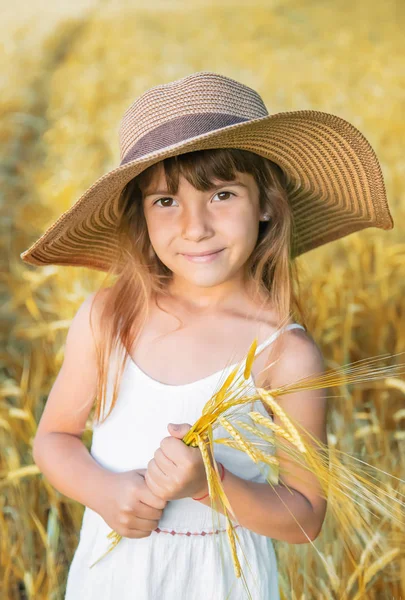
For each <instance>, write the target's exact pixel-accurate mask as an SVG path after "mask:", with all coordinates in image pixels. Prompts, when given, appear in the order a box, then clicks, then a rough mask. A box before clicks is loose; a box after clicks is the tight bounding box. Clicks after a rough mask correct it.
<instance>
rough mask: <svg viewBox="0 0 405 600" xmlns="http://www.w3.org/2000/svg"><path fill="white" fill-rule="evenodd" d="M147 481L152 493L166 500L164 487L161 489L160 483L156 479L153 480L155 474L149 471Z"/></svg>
mask: <svg viewBox="0 0 405 600" xmlns="http://www.w3.org/2000/svg"><path fill="white" fill-rule="evenodd" d="M145 481H146V485H147V487H148V488H149V490H150V492H152V494H153V495H155V496H157V497H158V498H161V499H162V498H164V497H165V490H164V488H163V487H161V486H160V485H159V483H157V482H156V481H155V480H154V478H153V474H152V473H150V472H149V471H148V472H147V473H146V476H145Z"/></svg>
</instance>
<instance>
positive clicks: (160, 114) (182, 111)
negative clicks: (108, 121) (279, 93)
mask: <svg viewBox="0 0 405 600" xmlns="http://www.w3.org/2000/svg"><path fill="white" fill-rule="evenodd" d="M268 114H269V113H268V111H267V109H266V106H265V104H264V102H263V100H262V98H261V97H260V95H259V94H258V93H257V92H256V91H255V90H253V89H252V88H250V87H248V86H247V85H244V84H243V83H240V82H238V81H235V80H234V79H231V78H230V77H226V76H224V75H220V74H218V73H213V72H211V71H200V72H197V73H192V74H191V75H187V76H186V77H182V78H181V79H177V80H175V81H171V82H169V83H164V84H161V85H157V86H154V87H152V88H149V89H148V90H146V92H144V93H143V94H142V95H141V96H139V98H137V99H136V100H135V101H134V102H133V104H131V106H129V107H128V109H127V110H126V111H125V113H124V115H123V117H122V119H121V122H120V127H119V141H120V157H121V164H125V163H127V162H129V161H131V160H134V159H136V158H139V157H140V156H143V155H145V154H148V153H150V152H153V151H156V150H159V149H160V148H163V147H165V148H166V149H167V147H168V146H170V145H172V144H176V143H179V142H182V141H184V140H185V139H191V138H192V137H194V136H198V135H202V134H204V133H207V132H210V131H213V130H215V129H221V128H222V127H226V126H228V125H232V124H234V123H239V122H242V121H249V120H252V119H257V118H262V117H266V116H267V115H268Z"/></svg>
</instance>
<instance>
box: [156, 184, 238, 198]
mask: <svg viewBox="0 0 405 600" xmlns="http://www.w3.org/2000/svg"><path fill="white" fill-rule="evenodd" d="M221 187H244V188H246V189H248V186H247V185H246V184H245V183H242V181H239V180H237V179H233V180H232V181H230V182H227V181H223V182H222V183H219V184H218V185H213V186H211V187H210V188H209V190H208V191H213V190H219V188H221ZM169 193H170V192H169V190H155V191H149V192H147V194H145V196H144V198H148V197H149V196H155V195H158V194H169Z"/></svg>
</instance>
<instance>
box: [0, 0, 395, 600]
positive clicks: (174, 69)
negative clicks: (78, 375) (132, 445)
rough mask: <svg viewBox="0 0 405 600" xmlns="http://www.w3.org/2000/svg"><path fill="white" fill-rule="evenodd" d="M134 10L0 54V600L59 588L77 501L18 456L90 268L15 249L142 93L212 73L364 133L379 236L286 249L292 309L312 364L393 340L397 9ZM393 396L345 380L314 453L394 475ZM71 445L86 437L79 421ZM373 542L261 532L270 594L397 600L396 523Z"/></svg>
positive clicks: (90, 280) (51, 595)
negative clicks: (34, 258) (381, 216)
mask: <svg viewBox="0 0 405 600" xmlns="http://www.w3.org/2000/svg"><path fill="white" fill-rule="evenodd" d="M119 4H120V3H119V2H116V3H115V6H117V5H119ZM132 6H134V5H132ZM148 6H151V8H152V10H138V13H136V10H135V9H134V10H133V11H132V13H128V10H127V11H126V12H125V11H121V12H120V11H117V10H114V11H112V9H110V8H108V5H105V6H104V7H103V8H100V11H99V13H98V14H97V16H91V17H88V18H86V19H84V20H81V19H79V18H78V19H77V20H71V21H68V20H65V21H63V22H61V23H60V26H58V27H55V28H54V30H53V31H52V33H50V34H49V35H48V36H47V37H44V38H43V40H41V44H40V43H39V42H38V44H37V45H36V44H35V40H34V36H33V34H32V32H33V31H35V28H31V29H30V32H31V33H30V36H29V37H28V38H27V37H26V36H25V37H24V36H23V35H22V34H21V33H20V37H19V38H17V37H16V38H15V45H14V46H13V45H11V44H10V45H9V46H8V47H7V59H8V60H7V64H6V63H5V64H4V65H3V69H2V73H3V82H2V97H1V100H0V111H1V116H2V123H3V128H2V134H1V135H2V156H1V159H2V166H3V169H2V190H3V196H4V199H5V202H4V203H3V207H2V208H1V213H0V218H1V224H2V236H1V239H0V243H1V244H2V250H3V251H2V253H1V256H2V260H3V265H2V266H3V269H2V273H3V275H2V291H3V307H2V308H3V310H2V322H1V333H2V339H3V345H2V350H1V357H2V359H3V361H2V362H3V370H2V379H1V403H0V440H1V447H2V449H3V451H2V453H1V466H0V471H1V477H2V488H1V491H2V494H1V502H2V507H1V508H2V510H1V511H0V515H1V517H0V518H1V531H2V536H1V541H0V544H1V550H2V551H1V552H0V596H1V597H2V598H7V600H8V599H10V600H14V599H20V598H35V600H37V599H38V600H41V599H42V598H44V599H45V598H47V599H52V600H56V599H59V598H63V592H64V586H65V578H66V573H67V567H68V565H69V563H70V561H71V559H72V556H73V552H74V549H75V547H76V545H77V541H78V539H77V535H78V531H79V527H80V523H81V517H82V512H83V507H81V506H80V505H78V504H77V503H75V502H73V501H71V500H69V499H68V498H66V497H64V496H63V495H62V494H60V493H58V492H57V491H56V490H55V489H53V488H52V487H51V486H50V485H49V484H47V482H46V481H45V480H44V479H43V478H42V476H41V475H40V474H39V473H38V470H37V469H36V467H35V466H32V465H33V460H32V440H33V437H34V435H35V430H36V424H37V423H38V421H39V418H40V415H41V413H42V409H43V405H44V402H45V401H46V397H47V394H48V393H49V389H50V387H51V385H52V383H53V380H54V378H55V375H56V373H57V371H58V369H59V368H60V365H61V361H62V356H63V344H64V340H65V335H66V329H67V327H68V324H69V322H70V319H71V318H72V316H73V314H74V313H75V311H76V309H77V307H78V305H79V303H80V302H81V301H82V300H83V299H84V298H85V297H86V295H87V294H88V293H89V292H91V291H93V290H94V289H95V286H96V285H97V284H98V282H99V281H100V278H101V276H100V275H99V274H97V273H91V272H89V271H87V270H85V269H71V268H65V269H58V268H56V267H55V268H54V267H47V268H42V269H31V268H28V267H27V266H25V265H23V264H22V263H21V262H20V260H19V254H20V252H21V251H22V250H24V249H26V248H27V247H28V246H29V244H30V243H31V242H32V241H33V240H34V239H36V238H37V237H38V236H39V235H40V234H41V233H42V232H43V230H44V228H45V227H46V226H47V225H48V224H50V223H51V222H52V221H53V220H54V218H55V217H56V216H57V215H59V213H60V212H61V211H63V210H66V209H67V208H68V207H69V206H70V205H71V204H72V203H73V202H74V201H75V200H76V199H77V198H78V197H79V195H80V193H81V192H82V191H84V189H85V188H86V187H87V186H88V185H90V184H91V183H92V182H93V181H94V180H95V179H96V178H97V177H98V176H99V175H101V174H103V173H105V172H106V171H107V170H108V169H109V168H111V167H112V166H115V165H116V164H117V163H118V140H117V127H118V122H119V119H120V116H121V115H122V113H123V111H124V110H125V108H126V107H127V106H128V105H129V104H130V103H131V102H132V101H133V99H134V98H135V97H136V96H137V95H138V94H140V93H142V92H143V91H144V90H145V89H146V88H147V87H149V86H152V85H155V84H157V83H160V82H163V81H168V80H171V79H175V78H177V77H181V76H183V75H185V74H187V73H188V72H190V71H197V70H202V69H211V70H216V71H218V72H223V73H225V74H227V75H229V76H231V77H232V76H233V77H235V78H236V79H238V78H240V79H242V80H243V81H244V82H245V83H247V84H248V85H251V86H252V87H254V88H257V89H258V90H259V91H260V93H262V95H263V98H264V100H265V102H266V103H267V105H268V107H269V109H270V110H271V111H274V112H277V111H281V110H296V109H302V108H314V109H317V110H324V111H326V112H331V113H335V114H338V115H340V116H342V117H344V118H347V119H348V120H349V121H351V122H352V123H353V124H355V125H356V126H358V127H359V128H360V129H361V130H362V131H364V133H365V134H366V137H367V138H368V139H369V141H370V142H371V143H372V145H373V147H374V148H375V150H376V152H377V155H378V156H379V158H380V161H381V163H382V168H383V172H384V175H385V179H386V184H387V190H388V197H389V201H390V205H391V207H392V213H393V218H394V222H395V224H396V228H395V229H394V230H393V231H391V232H382V231H378V230H375V229H370V230H366V231H363V232H361V233H358V234H354V235H351V236H348V237H347V238H346V239H343V240H340V241H338V242H336V243H333V244H331V245H329V246H326V247H324V248H320V249H317V250H315V251H313V252H312V253H311V254H310V256H309V255H308V256H303V257H301V258H300V259H299V260H300V263H301V266H302V268H303V269H304V270H305V273H306V275H305V279H304V282H303V283H304V285H303V289H304V297H303V305H304V306H305V307H306V308H307V311H308V316H309V318H308V327H309V330H310V332H311V333H312V335H313V337H314V338H315V339H316V341H317V342H318V343H319V345H320V346H321V348H322V351H323V353H324V356H325V359H326V362H327V366H328V367H332V368H335V367H337V366H340V365H343V364H348V363H351V362H354V361H357V360H360V359H363V358H365V357H369V356H377V355H380V354H385V353H389V354H395V353H397V352H401V351H403V350H404V349H405V320H404V318H403V316H404V303H403V298H404V292H405V284H404V281H405V279H404V265H405V261H404V254H405V244H404V241H403V237H402V228H401V223H402V222H403V219H404V216H405V215H404V212H405V211H404V206H405V204H404V202H403V185H402V184H403V175H404V166H403V150H402V144H401V140H402V139H403V137H404V134H405V132H404V123H403V118H402V113H403V89H404V83H405V82H404V75H403V69H402V56H403V44H404V42H403V26H404V7H403V4H402V3H400V2H396V1H394V0H391V1H388V2H385V3H383V4H378V3H374V4H373V5H370V4H369V3H366V1H365V0H360V1H359V2H356V3H354V2H349V0H336V1H335V2H334V3H322V4H321V3H315V2H309V3H306V4H305V6H304V4H303V3H302V2H299V1H297V0H295V1H286V2H284V3H282V4H279V5H274V6H273V7H269V6H268V4H267V3H264V2H263V3H258V4H255V5H253V6H249V7H245V6H244V5H242V4H241V5H240V6H238V9H237V10H235V9H234V7H231V6H230V5H229V3H226V4H223V5H222V7H221V6H218V5H217V6H216V7H215V8H210V7H209V6H207V7H206V8H200V9H199V13H198V14H197V13H196V11H190V10H180V9H181V4H180V3H176V4H174V5H169V6H168V7H167V9H166V10H167V12H163V11H164V10H165V9H163V8H162V7H160V10H159V11H153V4H152V5H151V4H149V5H148ZM41 18H42V19H44V18H46V14H45V13H41ZM16 19H18V15H17V16H16ZM10 39H11V38H10ZM27 39H28V40H29V43H28V41H27ZM176 39H181V44H177V43H176V41H175V40H176ZM207 47H211V48H215V52H214V53H213V55H212V56H214V57H215V61H214V62H212V60H209V59H208V58H207V51H206V50H207ZM163 53H164V58H163ZM122 57H125V59H124V60H123V59H122ZM211 58H212V57H211ZM305 282H308V285H305ZM404 393H405V386H404V382H403V381H400V380H398V379H396V378H388V379H386V380H384V381H372V382H370V383H368V384H367V383H364V384H361V385H358V386H354V387H353V388H350V387H349V388H348V389H347V390H346V391H345V396H344V397H340V398H336V399H335V400H334V401H333V402H332V403H331V404H332V406H331V413H330V421H329V443H330V445H331V447H332V448H336V449H337V450H340V451H342V452H345V453H348V454H351V455H352V456H356V457H358V458H360V459H363V460H365V461H366V462H368V463H369V464H372V465H374V466H375V467H378V468H379V469H381V470H382V471H385V472H387V473H391V474H392V475H394V476H396V477H403V474H404V472H405V464H404V463H405V457H404V440H405V432H404V426H403V424H404V419H405V412H404ZM84 441H85V442H86V444H87V445H88V446H89V445H90V442H91V431H90V429H88V430H87V431H86V434H85V437H84ZM358 534H359V538H360V539H362V531H359V532H358ZM374 535H375V537H374V538H373V540H372V541H370V540H368V542H367V544H366V545H365V546H364V553H363V556H362V558H361V560H360V561H359V563H358V564H353V563H352V562H351V561H350V560H348V558H347V555H346V554H345V552H344V548H342V544H341V543H340V539H341V538H340V536H341V532H340V531H337V530H336V528H335V525H334V524H333V521H332V520H331V519H330V518H329V517H328V516H327V519H326V522H325V525H324V527H323V530H322V533H321V535H320V536H319V538H317V540H316V541H315V545H316V547H317V549H318V551H319V553H321V555H322V556H323V557H324V560H319V559H318V555H316V554H315V553H314V552H313V551H312V552H311V550H312V548H311V547H310V546H307V545H298V546H293V545H290V544H285V543H282V542H278V541H277V542H275V548H276V553H277V557H278V562H279V569H280V586H281V591H282V598H283V599H285V600H287V599H288V600H290V599H291V600H312V599H315V598H316V599H318V598H322V599H325V600H326V599H329V598H333V599H336V598H341V596H342V589H345V590H346V594H347V596H346V597H347V598H348V599H350V600H354V599H355V598H356V600H357V599H360V598H361V599H363V598H367V599H373V598H376V599H377V598H378V600H380V599H381V600H385V599H387V600H388V599H389V600H391V599H393V598H395V599H400V598H401V597H402V598H405V578H404V575H403V574H404V572H405V556H404V548H403V544H404V541H403V535H402V532H401V530H400V529H399V528H397V529H395V528H393V527H392V523H391V522H389V521H387V520H385V519H384V518H381V520H380V522H379V527H378V528H377V529H376V530H375V531H374ZM373 544H374V546H375V547H378V550H379V553H378V556H379V558H378V560H375V553H374V551H373ZM398 549H399V550H398Z"/></svg>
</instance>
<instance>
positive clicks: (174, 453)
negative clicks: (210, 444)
mask: <svg viewBox="0 0 405 600" xmlns="http://www.w3.org/2000/svg"><path fill="white" fill-rule="evenodd" d="M160 449H161V450H162V452H163V453H164V455H165V456H166V458H168V459H169V460H171V461H172V463H173V464H174V465H175V466H176V467H178V466H179V465H180V464H181V462H182V461H183V460H184V459H185V458H186V457H187V456H188V451H189V450H190V448H189V447H188V446H187V444H185V443H184V442H183V441H182V440H179V439H177V438H174V437H170V438H164V439H163V440H162V441H161V442H160Z"/></svg>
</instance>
